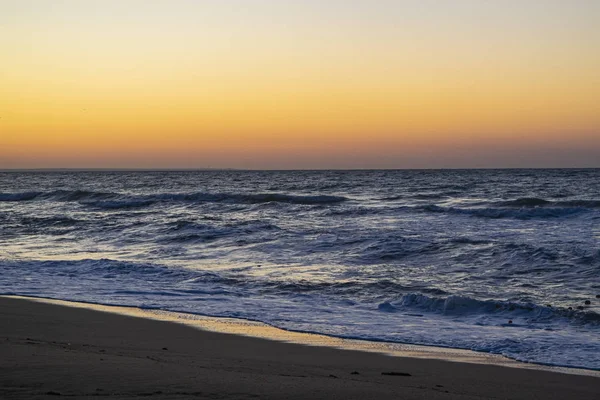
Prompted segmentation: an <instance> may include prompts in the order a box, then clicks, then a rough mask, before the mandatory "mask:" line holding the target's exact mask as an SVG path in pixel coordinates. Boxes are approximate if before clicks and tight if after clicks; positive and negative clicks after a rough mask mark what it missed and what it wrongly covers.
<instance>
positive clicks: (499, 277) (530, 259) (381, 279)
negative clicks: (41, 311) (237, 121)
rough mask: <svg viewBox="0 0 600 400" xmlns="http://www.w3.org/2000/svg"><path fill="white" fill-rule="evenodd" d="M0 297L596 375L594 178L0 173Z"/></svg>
mask: <svg viewBox="0 0 600 400" xmlns="http://www.w3.org/2000/svg"><path fill="white" fill-rule="evenodd" d="M0 293H2V294H19V295H29V296H42V297H52V298H58V299H65V300H76V301H88V302H97V303H103V304H119V305H131V306H139V307H147V308H160V309H165V310H172V311H182V312H191V313H198V314H206V315H215V316H229V317H241V318H247V319H253V320H258V321H263V322H267V323H269V324H272V325H274V326H277V327H281V328H286V329H291V330H299V331H308V332H318V333H324V334H329V335H335V336H341V337H352V338H364V339H371V340H386V341H394V342H403V343H413V344H427V345H438V346H449V347H456V348H465V349H473V350H478V351H484V352H491V353H497V354H504V355H506V356H509V357H511V358H515V359H518V360H523V361H529V362H536V363H543V364H551V365H562V366H572V367H584V368H592V369H599V370H600V298H597V297H596V296H598V295H600V170H594V169H588V170H468V171H454V170H453V171H450V170H448V171H288V172H275V171H272V172H258V171H252V172H250V171H202V172H54V173H50V172H44V173H42V172H29V173H26V172H6V173H0ZM586 301H589V303H590V304H586Z"/></svg>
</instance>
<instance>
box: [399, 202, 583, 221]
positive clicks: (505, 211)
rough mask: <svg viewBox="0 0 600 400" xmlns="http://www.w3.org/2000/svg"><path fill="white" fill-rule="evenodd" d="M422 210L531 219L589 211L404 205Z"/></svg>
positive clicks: (578, 208) (579, 209) (556, 208)
mask: <svg viewBox="0 0 600 400" xmlns="http://www.w3.org/2000/svg"><path fill="white" fill-rule="evenodd" d="M405 208H409V209H413V210H415V209H416V210H420V211H422V212H432V213H448V214H463V215H472V216H475V217H480V218H491V219H500V218H514V219H532V218H560V217H566V216H572V215H577V214H581V213H584V212H587V211H589V210H588V209H587V208H585V207H579V206H571V207H533V208H500V207H492V208H460V207H442V206H438V205H435V204H428V205H423V206H417V207H405Z"/></svg>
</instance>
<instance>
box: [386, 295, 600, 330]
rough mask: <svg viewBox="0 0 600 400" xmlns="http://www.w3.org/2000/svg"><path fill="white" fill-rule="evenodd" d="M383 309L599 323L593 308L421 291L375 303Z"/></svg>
mask: <svg viewBox="0 0 600 400" xmlns="http://www.w3.org/2000/svg"><path fill="white" fill-rule="evenodd" d="M377 308H378V310H379V311H382V312H407V311H408V312H411V311H412V312H414V311H420V312H431V313H437V314H442V315H445V316H450V317H460V316H469V315H489V316H497V317H501V318H503V319H506V320H507V319H511V318H522V319H525V320H526V321H527V322H528V323H538V322H548V321H551V320H554V319H557V318H558V319H567V320H569V321H570V322H572V323H592V324H599V325H600V314H597V313H595V312H593V311H584V310H577V309H568V308H562V307H551V306H542V305H538V304H534V303H518V302H511V301H499V300H478V299H474V298H471V297H468V296H457V295H452V296H448V297H430V296H427V295H425V294H422V293H409V294H405V295H403V296H401V297H400V298H399V299H397V300H393V301H386V302H383V303H380V304H379V305H378V307H377Z"/></svg>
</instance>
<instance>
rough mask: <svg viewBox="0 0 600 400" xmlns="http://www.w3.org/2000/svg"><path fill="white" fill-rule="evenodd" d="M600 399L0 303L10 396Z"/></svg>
mask: <svg viewBox="0 0 600 400" xmlns="http://www.w3.org/2000/svg"><path fill="white" fill-rule="evenodd" d="M67 396H68V397H69V398H88V397H92V398H103V397H110V398H111V399H112V398H114V399H128V398H137V397H148V398H165V399H166V398H168V399H177V398H200V399H202V398H206V399H209V398H210V399H215V398H232V399H244V398H254V399H256V398H266V399H307V398H327V399H331V400H332V399H371V398H380V399H491V398H494V399H534V398H540V399H566V398H576V399H598V398H600V378H598V377H593V376H580V375H572V374H562V373H556V372H548V371H538V370H531V369H521V368H508V367H504V366H496V365H481V364H471V363H463V362H451V361H442V360H433V359H422V358H411V357H391V356H386V355H383V354H377V353H372V352H361V351H350V350H340V349H335V348H330V347H316V346H305V345H300V344H293V343H283V342H278V341H271V340H266V339H260V338H253V337H246V336H241V335H233V334H226V333H216V332H209V331H202V330H198V329H195V328H193V327H189V326H185V325H182V324H176V323H172V322H166V321H157V320H152V319H146V318H137V317H131V316H124V315H118V314H113V313H108V312H101V311H96V310H89V309H84V308H74V307H66V306H61V305H56V304H47V303H40V302H34V301H30V300H26V299H14V298H5V297H0V398H7V399H12V398H22V399H30V398H52V399H54V398H57V397H67Z"/></svg>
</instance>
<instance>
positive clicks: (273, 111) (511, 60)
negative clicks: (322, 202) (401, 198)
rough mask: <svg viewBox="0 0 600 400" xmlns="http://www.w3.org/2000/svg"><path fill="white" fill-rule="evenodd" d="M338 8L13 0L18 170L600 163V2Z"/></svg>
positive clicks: (1, 34)
mask: <svg viewBox="0 0 600 400" xmlns="http://www.w3.org/2000/svg"><path fill="white" fill-rule="evenodd" d="M322 3H324V2H317V1H310V0H307V1H305V2H292V1H287V0H286V1H275V0H246V1H243V0H237V1H235V0H229V1H226V0H223V1H203V2H191V1H158V0H157V1H138V0H130V1H126V2H121V1H67V0H64V1H41V0H40V1H3V0H0V54H2V63H0V168H45V167H50V168H58V167H71V168H73V167H105V168H119V167H127V168H135V167H139V168H202V167H232V168H411V167H414V168H428V167H431V168H439V167H503V166H506V167H528V166H531V167H552V166H556V167H568V166H574V167H575V166H595V167H600V31H598V28H597V27H598V26H600V2H595V1H586V0H581V1H572V2H563V1H553V0H545V1H541V0H540V1H531V2H528V3H527V5H523V4H520V3H521V2H517V1H507V2H482V1H475V0H456V1H449V2H444V3H443V4H441V5H440V4H439V2H434V1H427V0H426V1H421V2H416V1H388V0H382V1H380V2H367V1H338V0H332V1H330V2H327V4H322ZM372 3H377V4H372Z"/></svg>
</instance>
